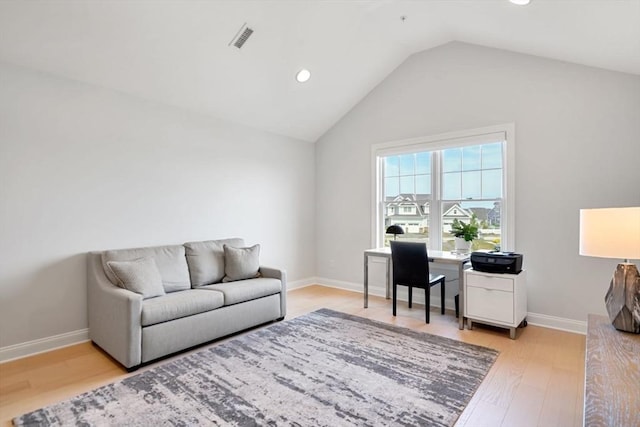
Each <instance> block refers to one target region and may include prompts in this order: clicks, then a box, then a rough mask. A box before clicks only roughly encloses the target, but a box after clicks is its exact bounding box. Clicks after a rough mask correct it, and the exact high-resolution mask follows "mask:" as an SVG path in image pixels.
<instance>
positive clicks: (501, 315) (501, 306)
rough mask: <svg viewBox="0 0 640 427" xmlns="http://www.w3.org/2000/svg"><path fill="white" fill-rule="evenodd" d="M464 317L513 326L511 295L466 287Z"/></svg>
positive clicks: (493, 290) (494, 290)
mask: <svg viewBox="0 0 640 427" xmlns="http://www.w3.org/2000/svg"><path fill="white" fill-rule="evenodd" d="M466 301H467V304H466V305H467V308H466V312H465V316H467V317H470V318H480V319H485V320H491V321H495V322H502V323H508V324H513V293H512V292H505V291H500V290H496V289H485V288H480V287H474V286H470V287H467V295H466Z"/></svg>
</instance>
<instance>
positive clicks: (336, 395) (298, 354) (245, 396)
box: [14, 309, 498, 426]
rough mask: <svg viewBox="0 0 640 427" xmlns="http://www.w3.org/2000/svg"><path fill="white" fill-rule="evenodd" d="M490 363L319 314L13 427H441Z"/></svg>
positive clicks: (485, 357) (375, 325)
mask: <svg viewBox="0 0 640 427" xmlns="http://www.w3.org/2000/svg"><path fill="white" fill-rule="evenodd" d="M497 355H498V352H497V351H495V350H492V349H488V348H485V347H479V346H475V345H470V344H465V343H462V342H459V341H454V340H451V339H448V338H443V337H439V336H434V335H430V334H427V333H421V332H416V331H413V330H410V329H405V328H399V327H396V326H393V325H389V324H385V323H381V322H377V321H373V320H369V319H364V318H361V317H357V316H352V315H349V314H345V313H340V312H337V311H333V310H328V309H321V310H318V311H315V312H313V313H310V314H307V315H304V316H301V317H297V318H294V319H292V320H287V321H283V322H279V323H276V324H272V325H270V326H267V327H264V328H261V329H258V330H254V331H252V332H250V333H248V334H245V335H242V336H239V337H237V338H234V339H231V340H229V341H226V342H223V343H220V344H218V345H213V346H211V347H209V348H206V349H204V350H201V351H199V352H197V353H193V354H190V355H186V356H184V357H181V358H179V359H176V360H174V361H171V362H166V363H164V364H161V365H158V366H156V367H154V368H152V369H149V370H147V371H144V372H142V373H139V374H137V375H134V376H131V377H129V378H126V379H124V380H122V381H118V382H116V383H114V384H110V385H107V386H104V387H101V388H98V389H96V390H93V391H90V392H87V393H84V394H82V395H80V396H77V397H75V398H72V399H70V400H67V401H64V402H61V403H58V404H55V405H52V406H49V407H46V408H43V409H40V410H37V411H34V412H31V413H29V414H26V415H23V416H21V417H18V418H16V419H14V424H16V425H19V426H22V425H29V426H30V425H64V426H67V425H83V426H85V425H96V426H104V425H114V426H120V425H122V426H125V425H126V426H136V425H140V426H163V425H167V426H191V425H206V426H210V425H225V426H226V425H231V426H267V425H268V426H350V425H354V426H355V425H357V426H384V425H394V426H395V425H405V426H408V425H412V426H451V425H453V424H454V423H455V422H456V420H457V419H458V417H459V416H460V414H461V413H462V411H463V410H464V408H465V406H466V405H467V403H468V402H469V400H470V399H471V397H472V396H473V393H475V391H476V389H477V388H478V386H479V385H480V383H481V382H482V380H483V378H484V377H485V375H486V374H487V372H488V371H489V369H490V368H491V366H492V364H493V363H494V361H495V359H496V357H497Z"/></svg>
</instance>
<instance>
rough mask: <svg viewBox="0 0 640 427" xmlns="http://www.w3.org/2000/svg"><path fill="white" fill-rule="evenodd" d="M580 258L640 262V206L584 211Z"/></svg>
mask: <svg viewBox="0 0 640 427" xmlns="http://www.w3.org/2000/svg"><path fill="white" fill-rule="evenodd" d="M580 255H587V256H594V257H602V258H618V259H640V207H632V208H606V209H580Z"/></svg>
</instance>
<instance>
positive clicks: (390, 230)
mask: <svg viewBox="0 0 640 427" xmlns="http://www.w3.org/2000/svg"><path fill="white" fill-rule="evenodd" d="M386 233H387V234H393V240H396V237H398V234H404V230H403V229H402V227H400V226H399V225H395V224H394V225H390V226H389V227H387V231H386Z"/></svg>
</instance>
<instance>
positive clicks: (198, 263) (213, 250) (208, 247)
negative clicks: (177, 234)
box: [184, 238, 244, 288]
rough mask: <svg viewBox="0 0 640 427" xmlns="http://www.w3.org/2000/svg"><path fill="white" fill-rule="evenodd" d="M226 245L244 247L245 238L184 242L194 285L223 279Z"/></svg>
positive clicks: (197, 285) (198, 285) (208, 283)
mask: <svg viewBox="0 0 640 427" xmlns="http://www.w3.org/2000/svg"><path fill="white" fill-rule="evenodd" d="M224 245H229V246H235V247H243V246H244V240H243V239H240V238H232V239H221V240H207V241H205V242H188V243H185V244H184V248H185V252H186V255H187V264H188V265H189V274H190V275H191V286H192V287H194V288H197V287H200V286H205V285H210V284H212V283H219V282H221V281H222V278H223V277H224Z"/></svg>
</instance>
